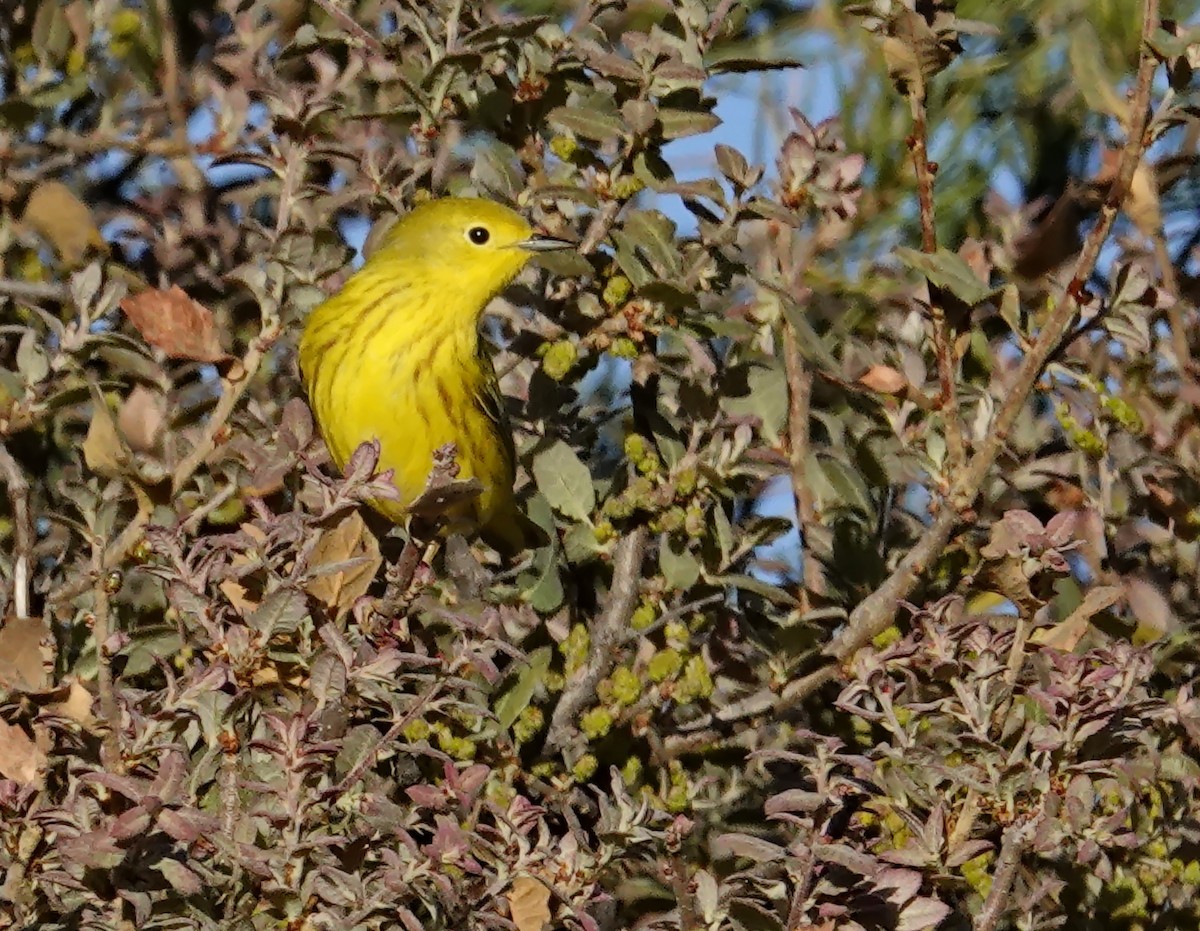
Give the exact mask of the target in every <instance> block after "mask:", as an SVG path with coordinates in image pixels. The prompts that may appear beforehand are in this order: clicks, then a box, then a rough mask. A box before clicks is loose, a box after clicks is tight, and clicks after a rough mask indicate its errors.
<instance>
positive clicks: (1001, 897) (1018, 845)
mask: <svg viewBox="0 0 1200 931" xmlns="http://www.w3.org/2000/svg"><path fill="white" fill-rule="evenodd" d="M1151 2H1153V0H1151ZM1045 817H1046V813H1045V809H1041V810H1039V811H1038V812H1037V813H1036V814H1034V815H1033V816H1032V817H1030V818H1029V819H1028V820H1025V821H1022V822H1020V823H1018V824H1014V825H1012V826H1011V827H1009V828H1008V829H1007V830H1006V831H1005V832H1004V839H1003V840H1002V841H1001V842H1000V855H999V856H998V857H997V858H996V871H995V872H994V873H993V874H992V888H991V889H990V890H989V891H988V895H987V899H985V900H984V903H983V908H981V909H980V910H979V914H978V915H976V916H975V923H974V926H973V927H974V931H995V928H996V926H997V925H998V924H999V923H1000V917H1001V916H1002V915H1003V914H1004V911H1005V909H1006V908H1007V906H1008V905H1009V901H1010V900H1009V896H1010V894H1011V893H1012V887H1013V883H1014V882H1015V881H1016V878H1017V869H1018V868H1019V867H1020V865H1021V856H1022V855H1023V854H1024V853H1025V851H1026V850H1027V849H1028V848H1029V845H1030V843H1032V841H1033V838H1034V836H1035V835H1036V834H1037V831H1038V829H1039V828H1040V827H1041V824H1042V820H1043V819H1044V818H1045Z"/></svg>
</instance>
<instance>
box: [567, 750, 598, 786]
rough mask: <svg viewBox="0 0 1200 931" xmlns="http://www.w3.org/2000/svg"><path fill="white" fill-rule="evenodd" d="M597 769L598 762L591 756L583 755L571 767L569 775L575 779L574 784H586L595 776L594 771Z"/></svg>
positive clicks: (589, 754) (588, 754)
mask: <svg viewBox="0 0 1200 931" xmlns="http://www.w3.org/2000/svg"><path fill="white" fill-rule="evenodd" d="M599 768H600V761H599V760H597V759H596V757H595V756H594V755H593V754H591V753H585V754H584V755H583V756H581V757H580V758H579V759H578V760H576V761H575V765H574V766H573V767H571V775H572V776H574V777H575V781H576V782H587V781H588V780H589V779H591V778H592V777H593V776H594V775H596V770H597V769H599Z"/></svg>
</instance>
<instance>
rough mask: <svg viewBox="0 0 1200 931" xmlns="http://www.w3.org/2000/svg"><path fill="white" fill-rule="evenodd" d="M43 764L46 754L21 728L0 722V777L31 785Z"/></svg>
mask: <svg viewBox="0 0 1200 931" xmlns="http://www.w3.org/2000/svg"><path fill="white" fill-rule="evenodd" d="M45 763H46V754H45V753H43V752H42V751H41V750H39V749H38V747H37V744H35V743H34V742H33V741H32V740H31V739H30V738H29V735H28V734H26V733H25V731H24V730H23V729H22V728H20V727H19V726H17V725H15V724H9V723H7V722H6V721H2V720H0V776H3V777H4V778H5V779H11V780H13V781H14V782H20V783H22V784H24V785H33V784H34V783H35V782H36V781H37V778H38V771H39V770H40V769H41V768H42V767H43V766H44V765H45Z"/></svg>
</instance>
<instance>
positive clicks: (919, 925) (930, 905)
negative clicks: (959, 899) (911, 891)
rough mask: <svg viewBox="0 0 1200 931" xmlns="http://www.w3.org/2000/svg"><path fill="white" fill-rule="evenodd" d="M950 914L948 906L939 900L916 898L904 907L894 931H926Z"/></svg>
mask: <svg viewBox="0 0 1200 931" xmlns="http://www.w3.org/2000/svg"><path fill="white" fill-rule="evenodd" d="M949 914H950V906H949V905H947V904H946V903H945V902H943V901H941V900H940V899H931V898H925V897H921V898H916V899H913V900H912V901H911V902H909V903H908V905H906V906H905V907H904V911H902V912H901V913H900V920H899V921H898V922H897V923H896V931H928V929H930V928H936V927H937V926H938V925H940V924H941V923H942V921H943V920H944V919H945V917H946V916H947V915H949Z"/></svg>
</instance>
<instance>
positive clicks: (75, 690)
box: [47, 681, 92, 724]
mask: <svg viewBox="0 0 1200 931" xmlns="http://www.w3.org/2000/svg"><path fill="white" fill-rule="evenodd" d="M66 688H67V695H66V697H65V698H64V699H63V700H62V701H57V702H54V703H53V704H51V705H48V706H47V709H48V710H49V711H51V712H52V713H54V714H57V715H61V716H62V717H64V718H70V719H71V720H72V721H78V722H79V723H80V724H87V723H88V722H89V721H91V720H92V693H91V692H89V691H88V690H87V689H86V688H85V687H84V686H83V685H81V684H80V683H78V682H74V681H72V682H70V683H69V684H68V685H67V686H66Z"/></svg>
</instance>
